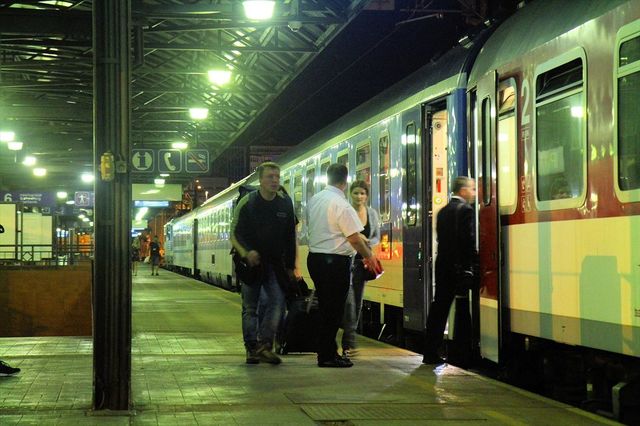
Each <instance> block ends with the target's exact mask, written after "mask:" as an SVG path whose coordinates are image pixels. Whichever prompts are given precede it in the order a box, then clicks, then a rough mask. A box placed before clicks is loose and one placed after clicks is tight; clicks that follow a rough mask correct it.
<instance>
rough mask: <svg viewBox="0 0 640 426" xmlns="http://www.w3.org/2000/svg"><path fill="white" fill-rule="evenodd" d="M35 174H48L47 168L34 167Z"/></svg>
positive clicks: (39, 175) (40, 175)
mask: <svg viewBox="0 0 640 426" xmlns="http://www.w3.org/2000/svg"><path fill="white" fill-rule="evenodd" d="M33 175H34V176H38V177H42V176H46V175H47V169H43V168H42V167H36V168H35V169H33Z"/></svg>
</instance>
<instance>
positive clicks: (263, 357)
mask: <svg viewBox="0 0 640 426" xmlns="http://www.w3.org/2000/svg"><path fill="white" fill-rule="evenodd" d="M256 355H258V359H259V360H260V361H262V362H266V363H269V364H274V365H278V364H280V363H281V362H282V360H281V359H280V357H279V356H278V355H276V354H274V353H273V352H272V351H271V349H270V348H269V347H267V346H266V345H264V346H260V347H259V348H258V349H257V350H256Z"/></svg>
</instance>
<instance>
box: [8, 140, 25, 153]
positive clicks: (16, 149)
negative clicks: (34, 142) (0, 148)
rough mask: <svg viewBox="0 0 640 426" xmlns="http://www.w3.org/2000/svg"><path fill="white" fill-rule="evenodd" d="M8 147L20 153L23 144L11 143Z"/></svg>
mask: <svg viewBox="0 0 640 426" xmlns="http://www.w3.org/2000/svg"><path fill="white" fill-rule="evenodd" d="M7 147H8V148H9V149H10V150H11V151H20V150H21V149H22V142H9V143H8V144H7Z"/></svg>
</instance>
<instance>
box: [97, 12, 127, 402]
mask: <svg viewBox="0 0 640 426" xmlns="http://www.w3.org/2000/svg"><path fill="white" fill-rule="evenodd" d="M130 52H131V0H101V1H94V2H93V55H94V71H93V85H94V88H93V93H94V99H93V105H94V108H93V123H94V124H93V126H94V128H93V132H94V137H93V147H94V165H95V168H96V181H95V220H94V229H95V264H94V269H93V409H94V410H115V411H124V410H129V409H130V408H131V273H130V261H131V259H130V242H129V239H130V238H129V234H130V228H131V211H130V204H131V201H130V200H131V178H130V176H129V174H128V173H127V164H128V163H127V159H128V158H129V150H130V143H129V134H130V115H131V114H130V107H129V103H130V95H129V84H130V81H131V77H130V62H131V58H130ZM107 152H110V153H112V154H113V157H110V158H111V159H115V162H114V161H112V162H111V163H110V165H111V168H110V170H111V173H113V178H112V180H109V177H108V173H102V172H101V168H100V163H101V157H102V156H103V154H104V153H107ZM105 157H109V156H105ZM102 171H104V170H102Z"/></svg>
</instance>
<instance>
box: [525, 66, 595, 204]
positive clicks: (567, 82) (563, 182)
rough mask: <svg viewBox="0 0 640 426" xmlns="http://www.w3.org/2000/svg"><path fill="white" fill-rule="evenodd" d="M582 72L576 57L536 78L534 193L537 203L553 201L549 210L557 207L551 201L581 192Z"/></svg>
mask: <svg viewBox="0 0 640 426" xmlns="http://www.w3.org/2000/svg"><path fill="white" fill-rule="evenodd" d="M574 57H575V54H574ZM583 71H584V70H583V66H582V58H577V59H573V60H571V61H569V62H567V63H565V64H563V65H560V66H557V67H555V68H552V69H548V70H546V71H545V72H543V73H541V74H538V75H537V78H536V116H535V117H536V125H535V136H536V192H537V198H538V200H539V201H542V202H545V201H551V202H554V203H553V204H550V205H547V207H551V208H555V207H558V206H559V205H558V204H556V203H555V201H557V200H569V199H578V198H579V197H581V196H582V194H583V191H584V186H585V182H584V180H585V169H586V161H585V160H586V158H585V153H586V147H585V145H586V134H585V133H586V129H585V119H584V106H585V105H584V101H585V100H584V94H583V80H584V78H583ZM542 207H543V208H544V207H545V206H544V205H542ZM561 207H568V205H566V203H564V204H562V205H561Z"/></svg>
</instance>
